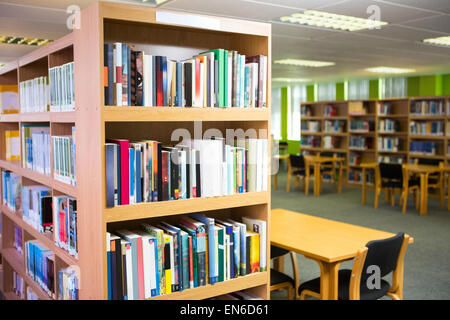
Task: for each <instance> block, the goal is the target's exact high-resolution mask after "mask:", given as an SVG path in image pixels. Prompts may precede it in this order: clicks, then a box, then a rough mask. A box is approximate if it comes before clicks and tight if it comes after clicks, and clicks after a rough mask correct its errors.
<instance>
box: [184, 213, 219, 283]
mask: <svg viewBox="0 0 450 320" xmlns="http://www.w3.org/2000/svg"><path fill="white" fill-rule="evenodd" d="M189 216H190V217H191V218H193V219H195V220H198V221H201V222H203V223H204V224H205V225H206V228H207V232H208V255H209V256H208V264H209V283H210V284H214V283H216V282H217V280H218V276H219V275H218V274H217V273H216V270H215V263H216V262H215V258H216V255H215V235H214V218H208V217H205V216H202V215H199V214H195V213H193V214H190V215H189Z"/></svg>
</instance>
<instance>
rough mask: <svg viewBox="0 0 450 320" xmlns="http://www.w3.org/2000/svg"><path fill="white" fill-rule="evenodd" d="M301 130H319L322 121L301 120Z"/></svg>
mask: <svg viewBox="0 0 450 320" xmlns="http://www.w3.org/2000/svg"><path fill="white" fill-rule="evenodd" d="M301 131H304V132H319V131H320V121H309V120H306V121H305V120H302V121H301Z"/></svg>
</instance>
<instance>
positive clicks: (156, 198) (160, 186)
mask: <svg viewBox="0 0 450 320" xmlns="http://www.w3.org/2000/svg"><path fill="white" fill-rule="evenodd" d="M161 147H162V144H161V142H158V147H157V148H158V173H157V177H156V181H155V183H156V190H158V192H157V194H156V195H154V199H153V201H162V200H163V183H162V155H161Z"/></svg>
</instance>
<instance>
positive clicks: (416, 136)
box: [409, 134, 445, 140]
mask: <svg viewBox="0 0 450 320" xmlns="http://www.w3.org/2000/svg"><path fill="white" fill-rule="evenodd" d="M409 138H410V139H430V140H443V139H445V136H433V135H414V134H410V135H409Z"/></svg>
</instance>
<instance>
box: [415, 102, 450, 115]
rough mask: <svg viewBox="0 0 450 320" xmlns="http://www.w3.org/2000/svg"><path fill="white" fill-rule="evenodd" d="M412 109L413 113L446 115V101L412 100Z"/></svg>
mask: <svg viewBox="0 0 450 320" xmlns="http://www.w3.org/2000/svg"><path fill="white" fill-rule="evenodd" d="M410 110H411V114H412V115H419V116H427V115H431V116H437V115H445V102H444V101H443V100H424V101H411V109H410Z"/></svg>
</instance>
